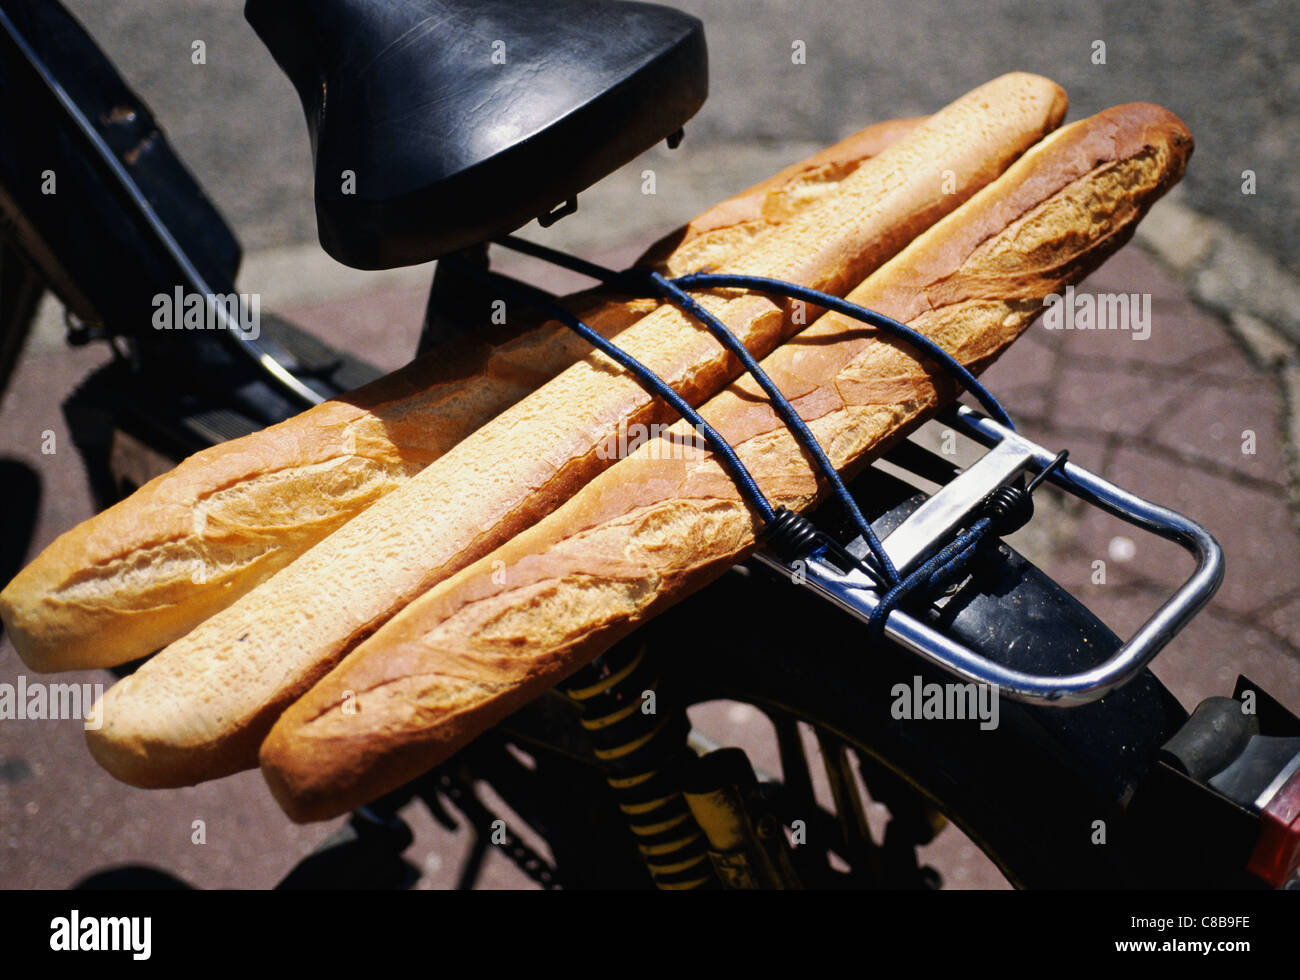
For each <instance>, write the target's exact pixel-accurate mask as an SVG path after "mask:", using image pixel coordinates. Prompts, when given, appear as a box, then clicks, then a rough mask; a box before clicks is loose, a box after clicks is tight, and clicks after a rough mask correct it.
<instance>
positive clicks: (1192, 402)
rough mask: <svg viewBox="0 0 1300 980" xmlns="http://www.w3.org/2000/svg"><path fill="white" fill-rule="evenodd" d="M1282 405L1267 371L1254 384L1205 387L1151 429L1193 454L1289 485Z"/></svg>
mask: <svg viewBox="0 0 1300 980" xmlns="http://www.w3.org/2000/svg"><path fill="white" fill-rule="evenodd" d="M1281 415H1282V405H1281V399H1280V398H1279V392H1278V389H1277V385H1276V384H1275V383H1274V382H1273V380H1272V378H1270V377H1268V376H1263V377H1256V378H1255V379H1253V380H1252V381H1251V382H1249V387H1244V386H1238V387H1233V388H1217V387H1204V388H1201V389H1200V390H1199V391H1196V392H1195V393H1193V394H1191V395H1190V396H1189V397H1184V398H1183V399H1182V400H1181V401H1180V402H1179V403H1177V404H1175V405H1172V406H1170V409H1169V411H1168V412H1167V413H1166V415H1165V417H1164V419H1163V420H1162V421H1160V422H1159V423H1158V424H1157V425H1156V426H1155V427H1154V428H1153V429H1152V431H1151V432H1150V433H1149V434H1148V435H1149V438H1150V439H1151V440H1152V441H1153V442H1156V443H1159V444H1161V445H1163V446H1166V447H1168V448H1169V449H1172V450H1174V451H1175V452H1181V453H1189V454H1191V455H1193V456H1196V457H1199V458H1201V459H1205V460H1207V461H1210V462H1211V463H1213V464H1216V465H1218V466H1221V467H1222V468H1223V469H1225V470H1229V471H1232V472H1235V473H1240V474H1242V475H1244V476H1249V477H1251V478H1253V479H1255V480H1258V481H1261V482H1264V483H1273V484H1276V485H1277V486H1278V487H1279V488H1281V487H1283V486H1285V484H1286V459H1285V452H1284V450H1285V443H1284V441H1283V440H1284V429H1283V427H1282V425H1281Z"/></svg>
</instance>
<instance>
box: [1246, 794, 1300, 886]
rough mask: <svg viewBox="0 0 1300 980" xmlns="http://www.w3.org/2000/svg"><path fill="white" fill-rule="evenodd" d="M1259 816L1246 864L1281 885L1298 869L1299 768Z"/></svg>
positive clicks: (1273, 883)
mask: <svg viewBox="0 0 1300 980" xmlns="http://www.w3.org/2000/svg"><path fill="white" fill-rule="evenodd" d="M1260 817H1261V820H1262V822H1263V827H1262V829H1261V830H1260V833H1259V841H1258V842H1257V843H1256V844H1255V853H1253V854H1252V855H1251V856H1250V863H1249V864H1248V865H1246V867H1247V868H1248V869H1249V870H1250V872H1251V874H1254V875H1258V876H1259V877H1260V878H1263V879H1264V880H1265V881H1267V882H1268V883H1269V884H1270V885H1272V886H1273V887H1274V888H1281V887H1282V885H1283V884H1284V883H1285V882H1286V881H1287V879H1288V878H1290V877H1291V876H1292V875H1293V874H1295V872H1296V870H1297V869H1298V868H1300V770H1297V771H1296V772H1293V773H1292V774H1291V778H1290V779H1288V780H1287V781H1286V782H1285V783H1283V784H1282V788H1281V789H1279V790H1278V791H1277V792H1276V793H1274V794H1273V798H1272V799H1271V800H1269V801H1268V805H1267V806H1265V807H1264V811H1263V813H1261V814H1260Z"/></svg>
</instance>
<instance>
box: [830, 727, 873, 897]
mask: <svg viewBox="0 0 1300 980" xmlns="http://www.w3.org/2000/svg"><path fill="white" fill-rule="evenodd" d="M817 744H818V746H819V747H820V748H821V752H822V760H823V762H824V764H825V767H826V778H827V779H828V780H829V781H830V785H831V798H832V799H833V800H834V801H835V814H836V817H837V818H838V822H839V829H840V838H841V841H842V843H843V847H844V850H843V852H842V855H841V856H842V857H843V858H844V859H845V860H846V861H847V862H848V863H849V865H850V866H851V867H852V869H853V873H854V876H855V877H868V878H870V879H871V880H872V881H875V882H883V880H884V868H883V866H882V862H881V860H880V851H879V848H878V847H877V845H876V842H875V840H874V839H873V838H872V836H871V827H870V825H869V824H868V823H867V810H866V805H865V803H864V802H863V800H862V796H861V794H859V793H858V786H857V783H856V781H855V780H854V778H853V770H852V768H851V766H852V761H851V760H850V757H849V752H848V746H847V745H845V744H844V742H843V741H842V740H841V739H840V738H838V737H837V736H835V735H833V734H831V733H830V732H828V731H826V730H824V729H821V728H818V729H817Z"/></svg>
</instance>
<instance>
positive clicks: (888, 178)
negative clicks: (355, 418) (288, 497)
mask: <svg viewBox="0 0 1300 980" xmlns="http://www.w3.org/2000/svg"><path fill="white" fill-rule="evenodd" d="M1064 111H1065V97H1064V93H1063V92H1062V91H1061V90H1060V88H1059V87H1057V86H1056V85H1055V84H1054V83H1052V82H1050V81H1048V80H1047V79H1044V78H1041V77H1038V76H1034V75H1025V74H1015V75H1008V76H1004V77H1002V78H1000V79H997V80H995V81H993V82H990V83H989V84H987V85H984V86H981V87H980V88H978V89H976V90H974V91H973V92H971V93H970V94H968V95H966V96H964V97H962V98H961V99H959V100H958V101H957V102H955V103H953V104H952V105H951V106H949V107H947V108H946V109H944V110H942V111H941V112H939V113H937V114H936V115H935V116H932V117H931V118H930V119H928V120H927V121H926V122H924V123H921V124H920V125H918V126H917V127H916V128H915V129H914V130H913V131H912V132H911V133H910V134H909V135H908V136H907V137H905V138H904V139H902V140H900V141H899V142H898V143H896V144H894V145H893V146H891V147H890V148H889V149H888V150H886V151H885V152H883V153H881V154H880V155H879V156H877V157H874V158H873V159H871V160H869V161H867V162H866V163H864V164H862V166H860V167H859V168H857V169H856V170H855V171H854V172H853V173H852V174H851V175H850V176H848V177H847V178H845V180H844V181H843V182H841V184H840V185H839V187H838V188H837V189H836V191H835V193H834V194H833V195H832V196H830V197H828V198H827V199H825V200H823V201H822V202H821V203H820V204H818V205H816V206H814V207H813V208H812V209H811V210H810V211H807V212H805V213H802V214H800V215H799V216H798V217H796V218H794V219H792V220H790V221H788V222H785V223H783V224H781V225H780V226H778V227H777V228H776V229H774V230H773V231H772V232H771V233H770V234H768V235H766V236H763V237H762V238H760V239H759V240H758V241H757V242H756V243H755V244H754V245H753V246H752V247H751V248H749V249H748V250H746V251H745V252H744V254H743V257H742V258H739V259H736V260H733V261H731V262H729V263H727V264H726V266H724V269H726V270H729V271H736V272H745V273H752V274H757V275H770V276H775V277H779V278H783V279H788V280H792V281H795V282H799V283H803V284H805V285H808V286H812V287H814V288H819V289H825V290H827V291H830V292H833V293H837V294H839V295H843V294H844V293H845V292H847V290H848V289H849V288H851V287H852V286H853V285H855V284H856V283H858V282H860V281H861V280H862V278H864V277H865V275H866V274H867V273H868V272H870V271H871V270H873V269H874V268H876V267H877V266H879V265H880V264H881V263H882V262H884V261H885V260H886V259H887V258H888V257H889V256H891V255H892V254H894V253H895V252H896V251H898V250H899V249H900V248H902V247H903V246H904V245H905V244H906V243H907V242H908V241H910V240H911V239H912V238H914V237H915V236H916V235H917V234H919V233H920V232H921V231H923V230H924V229H925V228H927V227H929V225H931V224H933V222H934V221H935V220H937V219H938V218H939V217H941V216H942V215H943V214H946V213H948V212H950V211H951V210H953V209H954V208H956V207H957V206H958V205H959V204H960V202H961V201H963V200H965V199H966V198H968V197H969V196H970V195H971V194H973V193H975V191H976V190H977V189H979V188H980V187H983V186H984V185H986V184H988V183H989V182H991V181H992V180H994V179H995V178H996V177H997V176H998V174H1000V173H1001V172H1002V171H1003V170H1004V169H1006V167H1007V166H1008V165H1010V163H1011V162H1012V161H1013V160H1014V159H1015V158H1016V157H1018V156H1019V155H1020V154H1021V153H1022V152H1023V151H1024V150H1025V149H1027V148H1028V147H1029V146H1031V145H1032V144H1033V143H1034V142H1035V141H1036V140H1037V139H1039V138H1040V137H1041V136H1042V135H1043V134H1044V133H1046V132H1047V131H1049V130H1051V129H1053V128H1054V127H1055V126H1056V124H1057V123H1058V122H1059V121H1060V119H1061V116H1062V115H1063V114H1064ZM942 167H946V168H947V170H948V173H947V174H945V173H943V172H942V170H941V168H942ZM945 178H946V179H945ZM699 301H700V303H701V304H702V305H705V306H707V307H709V308H710V309H711V310H712V311H713V312H714V313H715V314H717V315H718V316H719V318H720V319H721V320H722V321H723V322H724V323H726V324H727V325H728V326H729V327H730V328H731V329H732V330H733V331H734V332H735V333H736V334H737V336H738V337H739V338H740V339H741V341H742V342H743V343H745V344H747V345H748V346H749V348H750V349H751V350H752V351H754V352H755V354H756V356H760V357H761V356H764V355H766V354H767V353H768V352H769V351H770V350H771V349H772V348H774V347H775V346H776V345H777V344H778V343H779V342H780V341H781V340H783V339H785V338H786V337H788V336H790V335H791V334H792V333H793V332H795V330H797V329H798V328H799V326H800V324H799V323H798V322H797V321H798V320H799V317H798V316H797V315H796V313H795V310H796V309H797V307H796V306H795V305H794V304H790V303H784V302H782V303H778V302H776V301H774V300H772V299H769V298H767V297H764V296H760V295H755V294H748V293H743V292H738V291H729V292H726V293H721V292H720V293H716V294H709V295H702V296H700V297H699ZM618 339H619V345H620V346H621V347H622V348H623V349H624V350H626V351H627V352H628V353H630V354H631V355H632V356H634V357H636V358H638V359H639V360H641V361H643V362H644V363H646V364H647V365H649V366H650V368H651V369H652V370H654V371H655V372H656V373H658V374H659V375H660V376H661V377H662V378H664V379H665V380H666V381H667V382H668V383H669V384H671V385H673V386H674V387H675V388H676V389H677V391H678V392H679V393H680V394H681V395H682V397H683V398H685V399H686V400H688V401H690V402H692V403H694V404H699V403H701V402H703V401H704V400H705V399H706V398H708V397H709V396H711V395H712V394H714V393H716V392H717V391H719V390H721V389H722V387H723V386H724V385H725V384H727V383H728V382H729V381H731V380H732V379H734V378H735V377H736V376H737V375H738V374H739V373H740V365H739V363H738V362H737V361H736V359H735V358H734V357H733V356H732V355H730V354H728V353H727V352H726V350H725V349H724V348H723V347H722V346H721V345H720V344H719V343H718V342H717V341H715V340H714V339H713V337H712V336H711V335H710V334H708V333H707V332H706V331H705V330H704V329H703V328H701V327H700V326H698V325H697V324H695V323H694V322H693V321H692V320H691V319H690V318H689V317H687V316H686V315H685V314H683V313H682V312H680V311H679V310H678V309H677V308H676V307H674V306H671V305H664V306H661V307H660V308H659V309H657V310H656V311H655V312H653V313H650V314H648V315H647V316H645V317H644V318H642V319H641V320H640V321H639V322H637V323H636V324H634V325H633V326H631V327H629V328H627V329H626V330H624V331H623V332H622V333H621V334H620V335H619V338H618ZM670 418H671V410H670V409H669V408H668V406H667V405H665V404H663V403H661V402H659V401H658V400H656V399H654V398H652V397H651V396H650V395H649V394H647V393H646V391H645V390H644V389H643V388H642V387H641V386H640V385H639V384H638V383H637V382H636V381H635V380H634V379H633V378H632V377H631V376H629V375H628V374H627V373H626V372H623V371H622V370H621V369H618V368H617V367H616V366H615V365H614V364H613V363H612V362H611V361H610V360H609V359H608V358H606V357H605V356H604V355H592V356H591V357H588V358H586V359H584V360H582V361H579V362H577V363H576V364H575V365H573V366H572V367H570V368H568V369H567V370H565V371H564V372H562V373H561V374H559V375H558V376H557V377H556V378H555V379H553V380H552V381H550V382H548V383H547V384H545V385H543V386H542V387H541V388H539V389H538V390H537V391H535V392H534V393H533V394H531V395H529V396H528V397H526V398H524V399H523V400H521V401H520V402H518V403H516V404H515V405H513V406H512V407H510V408H509V409H507V410H506V411H504V412H503V413H501V415H499V416H498V417H497V418H495V419H494V420H493V421H492V422H490V423H489V424H488V425H486V426H484V427H482V428H481V429H479V430H478V431H477V432H475V433H474V434H473V435H471V436H470V437H468V438H466V439H465V440H464V441H462V442H461V443H459V444H458V445H457V446H456V447H455V448H453V449H452V450H451V451H450V452H448V453H447V454H446V455H444V456H442V457H441V458H440V459H438V460H437V461H436V462H435V463H433V464H431V465H430V466H428V467H426V468H425V469H424V470H422V471H421V472H420V473H419V474H418V475H417V476H416V477H414V478H412V479H411V480H410V481H408V482H407V483H406V484H405V485H404V486H402V487H400V488H399V489H397V490H395V491H393V492H392V493H390V494H388V495H387V496H385V497H384V498H383V499H381V500H379V501H378V502H376V503H374V504H372V505H371V506H370V507H369V508H368V509H367V510H365V511H364V512H362V513H361V514H360V515H358V516H357V517H355V518H353V520H351V521H350V522H348V523H347V524H345V525H344V526H343V527H342V528H340V529H339V530H338V531H336V532H334V534H332V535H330V536H329V537H328V538H326V539H325V540H323V541H321V542H320V543H319V544H317V545H316V546H315V547H313V548H312V549H310V550H309V551H307V552H306V553H304V554H303V555H301V556H300V557H299V558H298V559H296V560H295V561H294V562H293V563H291V564H290V565H288V566H287V567H285V568H284V569H282V570H281V571H279V572H278V573H276V574H275V575H274V576H272V577H271V578H270V579H268V580H267V581H266V582H264V583H262V585H261V586H259V587H258V588H257V589H254V590H253V591H252V592H250V593H248V594H247V595H245V596H243V597H242V598H241V599H239V600H238V601H236V602H235V603H234V604H233V605H231V606H229V607H227V608H226V609H225V610H223V611H222V612H220V613H218V614H217V615H215V616H213V617H212V618H211V619H208V620H207V621H205V622H204V623H202V624H200V625H199V626H198V627H197V628H196V629H195V630H194V631H193V632H191V633H190V634H189V635H187V636H185V637H183V638H182V639H180V640H178V641H177V642H175V643H173V644H172V645H171V646H170V647H168V648H167V649H166V650H164V651H162V652H161V653H160V654H159V655H158V656H156V657H154V658H153V660H151V661H150V662H149V663H147V664H145V666H144V667H143V668H142V669H141V670H139V671H138V672H136V673H135V674H134V675H132V676H131V677H128V678H126V679H124V680H123V681H121V682H120V683H119V684H117V685H116V686H115V687H113V688H112V689H111V690H110V691H109V692H108V693H107V695H106V696H105V698H104V701H103V710H104V715H103V717H104V724H103V727H102V728H101V729H100V730H99V731H98V732H97V733H96V738H95V739H94V742H93V744H92V752H93V753H94V754H95V757H96V758H97V759H98V760H99V761H100V762H101V763H102V764H103V765H104V766H105V767H106V768H107V769H108V770H109V771H110V772H112V773H113V774H114V775H116V776H118V777H119V778H120V779H122V780H124V781H125V782H128V783H134V784H136V785H142V786H175V785H186V784H190V783H194V782H197V781H201V780H203V779H211V778H217V777H219V776H224V775H228V774H230V773H232V772H236V771H238V770H240V769H243V768H248V767H251V766H255V765H256V764H257V749H258V746H259V745H260V744H261V741H262V738H263V737H264V736H265V734H266V732H267V731H268V730H269V729H270V726H271V724H272V723H273V722H274V721H275V718H276V717H277V716H278V715H279V714H280V712H281V711H282V710H283V709H284V708H285V707H286V706H287V705H288V704H290V703H291V702H292V701H293V700H295V699H296V698H297V697H298V696H299V695H301V694H302V693H303V692H305V691H306V690H307V689H308V688H309V687H310V686H311V685H312V684H314V683H315V682H316V680H318V679H319V678H320V677H321V676H323V675H324V674H325V673H326V672H327V671H328V670H329V669H330V668H331V667H333V666H334V664H335V663H337V662H338V660H339V659H340V658H341V657H343V656H344V655H345V654H346V653H347V652H348V651H349V650H350V649H351V648H352V647H354V646H355V645H356V644H357V643H359V642H360V641H362V640H363V639H365V637H366V636H368V635H369V634H370V633H372V632H373V631H374V630H375V629H377V628H378V627H379V626H381V625H382V624H383V623H384V622H385V621H386V620H387V619H389V618H390V617H391V616H392V615H393V614H394V613H396V612H398V611H399V610H400V609H401V608H402V607H403V606H404V605H405V604H406V603H407V602H409V601H410V600H411V599H413V598H415V597H416V596H418V595H420V594H421V593H423V592H425V591H427V590H428V589H429V588H430V587H432V586H433V585H434V584H435V583H437V582H438V581H440V580H442V579H444V578H446V577H448V576H450V575H451V574H453V573H455V572H456V571H459V570H460V569H461V568H463V567H465V566H466V565H468V564H470V563H471V562H473V561H474V560H476V559H478V558H480V557H482V556H483V555H485V554H487V553H488V552H490V551H492V550H493V549H494V548H496V547H498V546H499V545H501V544H502V543H504V542H505V541H507V540H509V539H510V538H511V537H513V536H514V535H516V534H518V533H519V532H521V531H523V530H524V529H525V528H527V527H528V526H529V525H531V524H534V523H536V521H538V520H539V519H541V518H542V517H544V516H545V515H546V514H547V513H549V512H550V511H552V510H554V509H555V508H556V507H558V506H559V505H560V504H562V503H564V502H565V501H566V500H567V499H568V498H569V497H570V496H572V495H573V494H574V493H575V492H577V490H578V489H579V488H580V487H582V486H583V485H585V484H586V483H587V482H589V481H590V480H591V479H592V478H593V477H594V476H595V475H596V474H597V473H598V472H600V471H601V470H603V469H607V468H608V467H609V466H610V465H611V464H612V463H613V459H612V455H613V454H611V453H608V452H606V451H605V450H606V449H607V447H608V444H609V440H610V439H612V438H615V437H616V436H617V434H618V432H619V430H620V428H621V427H623V426H627V427H628V431H631V429H632V427H634V426H640V425H653V424H658V423H660V422H666V421H668V420H670Z"/></svg>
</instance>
